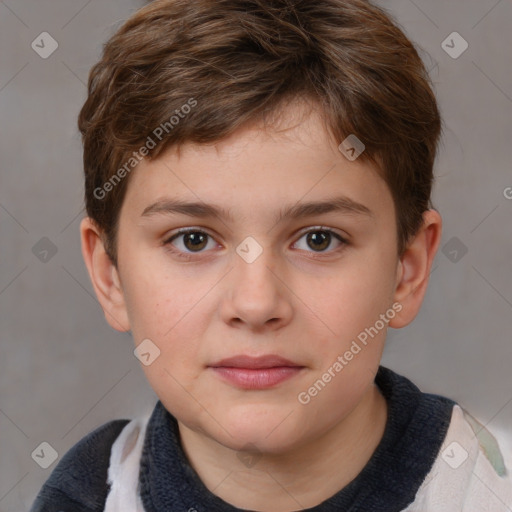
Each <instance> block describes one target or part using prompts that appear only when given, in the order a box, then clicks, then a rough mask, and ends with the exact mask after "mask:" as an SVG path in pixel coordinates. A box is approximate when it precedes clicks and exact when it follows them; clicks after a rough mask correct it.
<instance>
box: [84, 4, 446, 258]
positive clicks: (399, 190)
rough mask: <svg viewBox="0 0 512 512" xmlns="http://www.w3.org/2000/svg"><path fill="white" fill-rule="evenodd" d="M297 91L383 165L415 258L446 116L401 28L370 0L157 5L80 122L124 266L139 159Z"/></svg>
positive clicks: (99, 208)
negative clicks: (123, 242)
mask: <svg viewBox="0 0 512 512" xmlns="http://www.w3.org/2000/svg"><path fill="white" fill-rule="evenodd" d="M296 98H297V99H298V98H305V99H308V100H313V101H314V103H315V104H316V105H318V108H319V109H320V111H321V113H322V115H323V118H324V119H325V121H326V127H327V129H328V130H329V132H330V134H331V135H332V136H333V137H334V140H335V141H337V143H340V142H341V141H342V140H344V138H346V137H347V136H348V135H350V134H354V135H356V136H357V137H358V138H359V139H360V140H361V141H362V142H363V143H364V145H365V151H364V152H363V153H362V154H361V155H360V157H359V158H361V159H362V160H363V161H364V160H366V159H368V160H370V161H372V162H374V163H377V162H380V165H379V170H380V172H381V174H382V176H383V178H384V179H385V181H386V183H387V185H388V186H389V189H390V191H391V194H392V197H393V200H394V204H395V210H396V216H397V233H398V248H397V250H398V253H399V254H402V252H403V250H404V248H405V247H406V245H407V242H408V241H409V239H410V237H411V236H412V235H414V234H415V233H416V232H417V230H418V228H419V227H420V226H421V223H422V214H423V212H424V211H425V210H427V209H429V207H431V204H430V194H431V188H432V181H433V165H434V160H435V156H436V151H437V144H438V140H439V137H440V132H441V119H440V115H439V111H438V107H437V103H436V99H435V96H434V93H433V91H432V88H431V85H430V80H429V77H428V73H427V71H426V68H425V66H424V64H423V62H422V60H421V58H420V57H419V55H418V52H417V50H416V49H415V47H414V45H413V43H412V42H411V41H410V40H409V39H408V38H407V37H406V35H405V34H404V32H403V31H402V30H401V29H400V28H399V26H398V24H397V22H396V21H394V20H393V18H392V17H391V16H390V15H389V14H388V13H387V12H386V11H384V10H383V9H382V8H379V7H377V6H374V5H372V4H370V3H369V2H367V1H365V0H314V1H312V0H216V1H214V2H212V1H208V0H155V1H153V2H151V3H149V4H148V5H146V6H145V7H143V8H141V9H139V10H138V11H137V12H135V13H134V14H133V15H132V16H131V17H130V18H129V19H128V20H127V21H126V22H125V23H124V24H123V25H122V26H121V28H120V29H119V30H118V31H117V32H116V33H115V34H114V35H113V36H112V37H111V38H110V39H109V41H108V42H107V43H106V44H105V46H104V49H103V55H102V57H101V60H100V61H99V62H98V63H97V64H95V65H94V67H93V68H92V69H91V72H90V75H89V84H88V97H87V100H86V101H85V104H84V105H83V107H82V110H81V112H80V115H79V120H78V126H79V129H80V132H81V134H82V141H83V146H84V157H83V160H84V171H85V203H86V210H87V214H88V216H89V217H91V218H92V219H93V220H94V221H95V223H96V224H97V225H98V227H99V228H101V230H102V231H103V234H104V235H105V245H106V250H107V253H108V254H109V256H110V258H111V259H112V261H113V262H114V263H117V253H116V231H117V224H118V218H119V211H120V209H121V205H122V202H123V197H124V195H125V192H126V187H127V185H128V182H129V175H128V172H129V170H130V169H129V168H127V166H126V162H128V161H130V162H131V164H133V165H135V164H136V161H135V157H134V154H135V152H137V151H138V150H142V147H144V146H146V149H148V148H149V144H148V141H149V139H150V138H151V139H152V140H153V139H154V138H156V137H155V136H154V135H153V137H152V134H154V133H155V131H156V129H157V127H161V129H160V131H159V132H158V133H159V135H160V137H159V140H158V144H156V146H155V147H153V148H151V150H150V151H149V152H148V151H142V152H143V153H144V156H146V153H147V157H148V158H156V157H157V156H158V155H160V154H161V153H162V151H164V150H165V149H167V148H169V147H171V146H172V145H177V146H179V145H180V144H182V143H184V142H195V143H212V142H215V141H218V140H220V139H222V138H223V137H225V136H227V135H229V134H231V133H232V132H234V131H235V130H237V129H238V128H239V127H241V126H242V125H244V124H245V123H247V122H250V121H253V122H254V121H257V120H262V119H264V118H265V116H266V115H267V114H268V113H272V112H276V111H278V110H279V108H281V107H282V106H283V105H284V104H285V103H286V102H287V101H290V100H293V99H296ZM185 105H188V106H189V108H187V109H185V107H184V106H185ZM192 106H193V108H191V107H192ZM181 114H183V115H181ZM185 114H186V115H185ZM173 117H174V118H175V119H174V121H173V119H172V118H173ZM178 117H179V119H178ZM176 119H178V121H177V122H176ZM160 132H161V133H160ZM154 142H155V141H154ZM130 159H131V160H130ZM132 160H133V161H132ZM123 165H124V167H122V166H123ZM123 168H124V171H122V169H123ZM107 192H108V193H107Z"/></svg>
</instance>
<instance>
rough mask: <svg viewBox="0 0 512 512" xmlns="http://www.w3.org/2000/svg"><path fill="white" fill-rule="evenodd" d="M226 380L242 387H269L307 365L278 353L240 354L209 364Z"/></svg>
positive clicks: (293, 374) (294, 374) (299, 371)
mask: <svg viewBox="0 0 512 512" xmlns="http://www.w3.org/2000/svg"><path fill="white" fill-rule="evenodd" d="M209 368H211V369H212V370H213V371H214V372H215V374H216V375H218V376H219V377H220V378H222V379H223V380H224V381H226V382H228V383H230V384H231V385H234V386H236V387H238V388H241V389H268V388H272V387H275V386H277V385H278V384H280V383H281V382H284V381H285V380H288V379H290V378H292V377H294V376H296V375H298V374H299V373H301V371H302V370H303V369H304V368H305V366H302V365H299V364H297V363H294V362H293V361H290V360H288V359H285V358H283V357H280V356H277V355H266V356H261V357H251V356H246V355H239V356H234V357H230V358H227V359H222V360H221V361H218V362H216V363H214V364H211V365H209Z"/></svg>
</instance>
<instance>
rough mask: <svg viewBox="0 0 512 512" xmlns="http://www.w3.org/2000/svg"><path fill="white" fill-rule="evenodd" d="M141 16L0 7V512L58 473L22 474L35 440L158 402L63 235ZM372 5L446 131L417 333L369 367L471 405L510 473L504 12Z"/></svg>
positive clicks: (511, 77)
mask: <svg viewBox="0 0 512 512" xmlns="http://www.w3.org/2000/svg"><path fill="white" fill-rule="evenodd" d="M141 5H142V2H141V1H139V2H136V1H134V0H131V1H127V0H124V1H121V0H108V1H99V0H96V1H91V0H89V1H86V0H72V1H70V0H67V1H64V0H47V1H35V0H5V1H0V62H1V72H0V119H1V124H2V132H1V137H0V156H1V165H0V169H1V187H0V230H1V251H0V326H1V357H0V461H1V462H0V511H1V512H3V511H21V510H27V509H28V507H29V506H30V504H31V503H32V500H33V499H34V497H35V495H36V493H37V491H38V490H39V488H40V487H41V485H42V484H43V482H44V481H45V480H46V478H47V477H48V476H49V474H50V472H51V470H52V469H53V468H54V467H55V465H56V464H57V462H58V461H57V462H54V463H53V464H52V465H51V466H50V467H49V468H48V469H42V468H41V467H39V465H38V464H36V462H35V460H34V459H33V458H32V457H31V454H32V452H33V451H34V450H35V449H36V448H37V447H38V446H39V445H40V443H42V442H43V441H44V442H48V443H49V444H50V445H51V446H52V447H53V448H54V449H55V450H56V451H57V452H58V454H59V459H58V460H60V457H61V456H62V455H63V454H64V453H65V452H66V451H67V450H68V449H69V448H70V447H71V446H72V445H73V444H75V443H76V442H77V441H78V440H79V439H81V438H82V437H83V436H85V435H86V434H87V433H89V432H90V431H92V430H93V429H95V428H96V427H98V426H99V425H101V424H103V423H105V422H107V421H110V420H112V419H115V418H130V417H133V416H135V415H138V414H141V413H143V412H146V411H149V410H150V409H152V408H153V406H154V403H155V401H156V395H155V394H154V393H153V391H152V390H151V388H150V387H149V384H148V383H147V382H146V380H145V377H144V374H143V372H142V370H141V369H140V367H139V362H138V361H137V360H136V358H135V357H134V355H133V348H134V347H133V342H132V340H131V338H130V336H129V335H128V334H120V333H118V332H116V331H113V330H112V329H111V328H110V327H109V326H108V325H107V323H106V321H105V320H104V317H103V313H102V311H101V309H100V307H99V304H98V303H97V301H96V299H95V298H94V295H93V291H92V287H91V285H90V283H89V279H88V276H87V274H86V269H85V266H84V264H83V262H82V258H81V253H80V245H79V233H78V226H79V220H80V218H81V217H82V215H83V213H82V205H83V203H82V174H81V173H82V169H81V143H80V139H79V135H78V130H77V128H76V118H77V114H78V111H79V109H80V107H81V105H82V103H83V101H84V99H85V94H86V87H85V84H86V81H87V75H88V71H89V68H90V67H91V66H92V64H94V62H95V61H96V60H97V59H98V58H99V55H100V51H101V45H102V44H103V43H104V42H105V41H106V40H107V38H108V37H109V36H110V35H111V34H112V33H113V31H114V30H115V28H117V27H118V26H119V24H120V23H121V22H122V21H123V20H124V19H126V17H128V16H129V15H130V14H131V13H132V12H133V11H134V10H135V9H136V8H138V7H140V6H141ZM381 5H383V6H385V7H387V8H388V9H389V10H390V12H391V13H393V14H394V15H395V16H396V18H397V19H398V21H399V22H400V24H401V25H402V27H403V28H404V29H405V31H406V32H407V34H408V35H409V36H410V37H411V38H412V39H413V40H414V41H415V42H416V43H417V45H419V47H420V48H421V49H422V52H423V53H422V56H423V57H424V59H425V62H426V64H427V67H428V68H429V69H430V70H431V76H432V78H433V81H434V83H435V88H436V92H437V95H438V98H439V102H440V106H441V111H442V115H443V117H444V123H445V133H444V138H443V144H442V146H441V149H440V155H439V158H438V160H437V164H436V175H437V185H436V188H435V192H434V204H435V206H436V208H437V209H438V210H439V211H440V212H441V214H442V215H443V218H444V233H443V241H442V247H444V249H443V250H441V251H440V252H439V253H438V255H437V257H436V260H435V262H434V270H433V273H432V276H431V282H430V288H429V291H428V294H427V297H426V300H425V303H424V306H423V309H422V311H421V313H420V314H419V316H418V317H417V319H416V321H415V322H413V324H412V325H411V326H409V327H407V328H404V329H402V330H399V331H395V330H391V331H390V332H389V336H388V345H387V347H386V351H385V356H384V360H383V364H384V365H387V366H389V367H390V368H392V369H394V370H395V371H397V372H399V373H401V374H403V375H405V376H407V377H409V378H411V379H412V380H413V381H414V382H415V383H416V384H417V385H418V386H419V387H420V388H421V389H423V390H424V391H429V392H434V393H439V394H443V395H446V396H450V397H451V398H453V399H455V400H457V401H458V402H459V403H460V404H461V405H462V406H464V407H466V408H468V409H469V411H470V412H472V414H473V415H474V416H476V417H477V418H478V419H479V420H480V421H481V422H482V423H483V424H485V425H487V427H488V428H490V429H491V431H492V432H493V433H494V434H495V435H496V436H497V437H498V438H499V439H500V441H501V444H502V448H503V451H504V452H506V453H505V457H506V459H507V461H508V465H509V467H512V457H511V453H512V440H511V437H512V436H511V432H512V372H511V371H510V365H511V362H512V343H511V342H510V341H511V333H512V314H511V309H512V258H511V249H512V242H511V240H512V236H511V235H512V223H511V222H510V221H511V218H512V199H510V198H512V189H510V188H507V187H512V173H511V164H510V145H511V139H512V137H511V135H512V72H511V64H510V48H512V30H511V28H512V27H511V22H512V2H511V0H501V1H496V0H471V1H468V0H451V1H445V0H442V1H441V0H435V1H434V0H414V1H412V0H393V1H390V2H381ZM44 31H46V32H49V33H50V34H51V36H52V37H53V38H54V39H55V40H56V41H57V42H58V48H57V50H56V51H55V52H54V53H53V54H52V55H51V56H49V57H48V58H47V59H43V58H41V57H40V56H39V55H38V54H37V53H36V52H35V51H34V50H33V49H32V48H31V43H32V41H33V40H36V41H37V40H39V41H40V38H39V39H36V38H38V36H39V34H41V32H44ZM453 31H457V32H459V33H460V34H461V35H462V37H463V38H464V39H465V40H466V41H467V42H468V44H469V48H468V49H467V50H466V51H465V52H464V53H463V54H462V55H460V56H459V57H458V58H452V57H451V56H450V55H448V54H447V53H446V52H445V50H444V49H443V48H442V42H443V41H444V40H445V39H446V38H447V36H448V35H449V34H451V33H452V32H453ZM449 44H450V45H451V43H449ZM454 45H455V49H458V48H459V47H460V46H458V45H459V43H455V42H454ZM46 48H48V46H46ZM508 192H510V193H508ZM507 195H508V197H509V198H507V197H506V196H507ZM43 237H47V238H48V239H49V240H50V241H51V244H48V241H46V242H45V241H43V242H39V241H40V240H41V238H43ZM454 237H455V238H454ZM38 242H39V245H36V244H37V243H38ZM41 244H42V245H41ZM45 244H46V245H45ZM446 244H448V245H446ZM34 246H36V249H34ZM464 247H466V248H467V253H466V254H464V255H463V250H464ZM52 249H53V250H55V249H56V251H57V252H56V253H55V254H53V255H52ZM43 250H47V251H49V252H48V253H47V254H45V253H44V252H42V251H43ZM454 251H455V252H454ZM461 255H463V256H462V257H461ZM41 259H42V260H43V261H41ZM45 259H46V261H44V260H45Z"/></svg>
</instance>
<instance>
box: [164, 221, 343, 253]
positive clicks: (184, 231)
mask: <svg viewBox="0 0 512 512" xmlns="http://www.w3.org/2000/svg"><path fill="white" fill-rule="evenodd" d="M315 232H324V233H329V234H331V235H332V236H333V237H334V238H335V239H337V240H338V241H339V242H340V243H341V246H340V247H339V248H338V249H334V250H332V251H327V252H326V251H321V252H316V253H315V252H314V251H307V252H311V253H312V255H313V258H314V259H319V258H323V257H325V256H323V254H332V253H337V252H340V251H341V250H343V249H344V247H345V246H347V245H349V242H348V240H347V239H346V238H344V237H342V236H341V235H340V234H339V233H337V232H335V231H333V230H332V229H329V228H326V227H323V226H317V227H314V228H311V229H308V230H307V231H303V232H301V233H300V237H299V238H298V239H297V241H298V240H300V239H301V238H302V237H303V236H305V235H307V234H309V233H315ZM188 233H202V234H205V235H206V236H208V237H210V238H212V239H213V238H214V237H213V236H212V235H210V234H209V233H208V232H206V231H204V230H202V229H198V228H184V229H180V230H179V231H177V232H176V233H174V234H173V235H171V236H170V237H168V238H166V239H165V240H164V242H163V245H164V246H166V248H167V250H169V251H170V252H172V253H173V254H175V255H176V256H178V257H179V258H182V259H184V260H187V261H191V260H192V259H193V257H194V255H196V254H197V255H200V254H201V252H202V251H199V252H196V253H194V252H183V251H181V250H179V249H176V248H174V247H173V246H172V242H173V241H174V240H175V239H176V238H178V237H179V236H182V235H186V234H188ZM295 243H296V242H295Z"/></svg>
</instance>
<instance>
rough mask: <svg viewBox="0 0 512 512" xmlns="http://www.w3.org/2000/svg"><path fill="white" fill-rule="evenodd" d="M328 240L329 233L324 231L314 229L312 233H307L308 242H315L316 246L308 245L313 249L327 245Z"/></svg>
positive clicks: (323, 247)
mask: <svg viewBox="0 0 512 512" xmlns="http://www.w3.org/2000/svg"><path fill="white" fill-rule="evenodd" d="M329 241H330V234H329V233H326V232H325V231H316V232H314V233H309V235H308V243H309V242H313V245H314V244H317V245H316V247H314V246H311V245H310V247H311V248H312V249H315V250H317V249H320V250H321V249H325V248H326V247H329Z"/></svg>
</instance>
